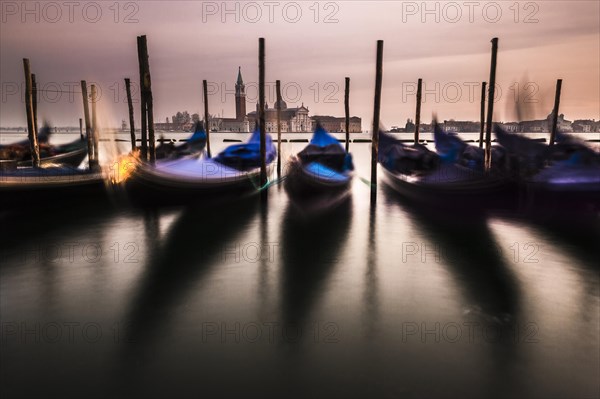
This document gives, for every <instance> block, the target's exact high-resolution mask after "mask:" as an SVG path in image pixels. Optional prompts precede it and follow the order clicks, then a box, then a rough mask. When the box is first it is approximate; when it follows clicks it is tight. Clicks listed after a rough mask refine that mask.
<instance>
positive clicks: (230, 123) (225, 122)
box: [210, 67, 314, 133]
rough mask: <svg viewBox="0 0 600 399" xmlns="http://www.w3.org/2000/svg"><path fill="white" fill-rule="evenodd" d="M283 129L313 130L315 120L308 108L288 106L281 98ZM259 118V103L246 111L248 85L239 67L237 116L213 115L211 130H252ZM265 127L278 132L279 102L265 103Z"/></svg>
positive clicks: (236, 97)
mask: <svg viewBox="0 0 600 399" xmlns="http://www.w3.org/2000/svg"><path fill="white" fill-rule="evenodd" d="M280 106H281V131H282V132H312V131H313V129H314V122H313V121H312V120H311V118H310V117H309V116H308V108H307V107H305V106H304V104H302V105H301V106H300V107H295V108H288V107H287V104H286V103H285V101H283V100H281V104H280ZM257 119H258V104H256V110H255V111H252V112H249V113H246V86H245V85H244V80H243V79H242V68H241V67H238V76H237V81H236V83H235V118H220V117H216V118H215V117H213V118H211V119H210V130H211V131H219V132H251V131H253V130H254V127H255V125H256V120H257ZM265 129H266V131H267V132H272V133H273V132H277V104H276V103H275V104H274V107H273V108H269V106H268V104H267V103H265Z"/></svg>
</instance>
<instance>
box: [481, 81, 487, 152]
mask: <svg viewBox="0 0 600 399" xmlns="http://www.w3.org/2000/svg"><path fill="white" fill-rule="evenodd" d="M485 88H486V83H485V82H481V110H480V115H479V120H480V121H481V122H480V123H481V126H480V128H479V148H483V131H484V130H485Z"/></svg>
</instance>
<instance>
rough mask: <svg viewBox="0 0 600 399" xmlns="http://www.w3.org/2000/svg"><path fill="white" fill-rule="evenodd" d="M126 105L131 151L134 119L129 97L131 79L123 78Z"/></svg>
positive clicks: (131, 101) (133, 137)
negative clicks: (127, 108)
mask: <svg viewBox="0 0 600 399" xmlns="http://www.w3.org/2000/svg"><path fill="white" fill-rule="evenodd" d="M125 91H126V92H127V106H128V107H129V135H130V136H131V151H134V150H135V119H134V118H133V100H132V99H131V80H130V79H129V78H125Z"/></svg>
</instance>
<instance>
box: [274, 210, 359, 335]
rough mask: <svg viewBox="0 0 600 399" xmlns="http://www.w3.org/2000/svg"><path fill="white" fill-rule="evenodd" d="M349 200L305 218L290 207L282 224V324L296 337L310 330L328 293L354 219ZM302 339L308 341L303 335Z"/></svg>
mask: <svg viewBox="0 0 600 399" xmlns="http://www.w3.org/2000/svg"><path fill="white" fill-rule="evenodd" d="M351 210H352V201H351V199H350V198H347V199H346V200H345V201H344V202H342V203H341V204H339V206H337V207H336V208H334V209H331V210H329V211H327V212H325V213H319V215H318V216H317V215H313V216H305V215H303V214H300V213H299V212H298V211H297V210H296V209H295V207H294V206H293V205H291V204H289V205H288V208H287V209H286V212H285V215H284V217H283V221H282V231H281V239H282V245H281V259H282V262H283V270H282V277H281V278H282V280H281V285H282V289H281V295H282V299H281V300H282V320H283V325H284V326H285V327H286V329H288V330H289V331H290V341H293V338H294V336H293V334H294V333H295V332H297V333H298V334H301V332H302V331H307V330H309V329H311V328H312V327H311V326H310V315H311V312H312V311H313V310H314V308H315V306H316V304H317V303H318V301H319V297H320V296H321V295H323V294H324V293H325V292H327V289H326V287H324V285H325V284H326V282H327V279H328V277H329V275H330V274H331V273H332V271H333V270H334V269H335V267H336V265H337V263H338V256H339V253H340V250H341V248H342V247H343V246H344V244H345V242H346V239H347V234H348V227H349V226H350V222H351V217H352V213H351ZM300 338H306V334H301V335H300Z"/></svg>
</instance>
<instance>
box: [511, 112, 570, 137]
mask: <svg viewBox="0 0 600 399" xmlns="http://www.w3.org/2000/svg"><path fill="white" fill-rule="evenodd" d="M553 116H554V113H553V112H551V113H550V114H549V115H548V116H547V117H546V119H538V120H533V121H523V122H519V131H520V132H524V133H547V132H549V131H550V130H551V128H552V118H553ZM571 123H572V122H571V121H568V120H566V119H565V115H564V114H560V115H558V118H557V122H556V126H557V128H558V130H560V131H562V132H572V131H573V128H572V127H571Z"/></svg>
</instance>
